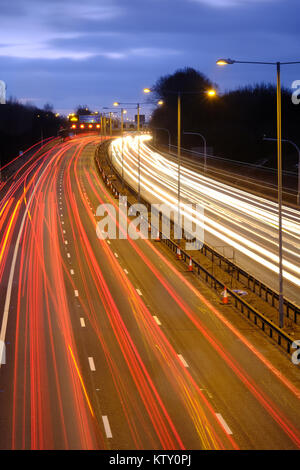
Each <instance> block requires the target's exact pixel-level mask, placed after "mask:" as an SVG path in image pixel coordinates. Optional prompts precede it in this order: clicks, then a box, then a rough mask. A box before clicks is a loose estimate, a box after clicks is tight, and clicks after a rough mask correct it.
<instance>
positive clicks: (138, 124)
mask: <svg viewBox="0 0 300 470" xmlns="http://www.w3.org/2000/svg"><path fill="white" fill-rule="evenodd" d="M120 104H125V105H128V104H129V105H136V109H137V131H139V130H140V108H141V105H140V103H119V102H118V101H115V102H114V104H113V105H114V106H120Z"/></svg>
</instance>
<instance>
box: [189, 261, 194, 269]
mask: <svg viewBox="0 0 300 470" xmlns="http://www.w3.org/2000/svg"><path fill="white" fill-rule="evenodd" d="M189 271H190V272H192V271H193V261H192V258H190V262H189Z"/></svg>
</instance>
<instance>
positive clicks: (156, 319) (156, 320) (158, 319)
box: [153, 315, 161, 326]
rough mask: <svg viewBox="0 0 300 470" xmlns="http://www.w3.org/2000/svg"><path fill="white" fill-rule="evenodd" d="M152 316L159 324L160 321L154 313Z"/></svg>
mask: <svg viewBox="0 0 300 470" xmlns="http://www.w3.org/2000/svg"><path fill="white" fill-rule="evenodd" d="M153 318H154V320H155V321H156V323H157V324H158V325H159V326H160V325H161V323H160V321H159V319H158V318H157V317H156V316H155V315H153Z"/></svg>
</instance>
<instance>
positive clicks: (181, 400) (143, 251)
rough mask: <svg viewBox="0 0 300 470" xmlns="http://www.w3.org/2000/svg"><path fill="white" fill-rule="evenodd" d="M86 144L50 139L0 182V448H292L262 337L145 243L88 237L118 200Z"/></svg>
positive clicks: (293, 419)
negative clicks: (252, 336)
mask: <svg viewBox="0 0 300 470" xmlns="http://www.w3.org/2000/svg"><path fill="white" fill-rule="evenodd" d="M98 144H99V137H96V136H88V137H79V138H74V139H72V140H70V141H67V142H65V143H59V142H54V145H53V147H52V148H51V149H50V150H45V151H44V153H43V154H42V156H40V157H39V158H34V157H33V158H32V159H31V160H30V161H29V162H28V163H27V165H25V166H24V167H22V169H20V171H19V172H18V175H17V176H16V177H15V178H13V179H12V180H10V181H8V182H7V183H6V184H4V186H3V187H2V188H1V203H0V237H1V250H0V262H1V264H0V285H1V297H0V304H1V316H0V326H1V333H0V335H1V336H0V339H2V340H5V343H6V364H5V365H2V366H1V369H0V448H2V449H10V448H13V449H239V448H242V449H281V448H284V449H297V448H299V447H300V430H299V422H300V420H299V415H300V407H299V394H300V392H299V389H298V388H297V387H296V386H295V381H294V379H293V380H292V381H290V380H289V379H288V378H287V377H286V376H285V374H284V372H283V371H282V370H281V371H279V370H278V369H277V368H276V367H275V365H274V363H273V362H271V361H270V359H267V357H266V356H265V354H264V353H265V352H266V351H268V350H269V349H268V348H269V343H268V341H267V339H266V338H262V339H261V340H260V343H259V344H260V345H261V346H260V347H259V348H258V347H256V346H255V345H252V344H251V342H250V341H249V339H248V338H247V335H248V333H249V331H250V332H252V328H254V327H252V326H249V324H248V323H246V321H245V320H244V319H240V321H241V325H242V326H241V328H240V327H239V328H236V327H235V326H233V325H232V324H231V323H230V322H229V321H228V320H227V318H226V317H225V316H224V315H223V313H222V307H220V306H218V305H217V304H216V303H215V304H213V303H211V302H210V301H209V300H208V299H207V298H206V297H205V296H204V295H203V293H201V285H200V283H199V285H198V284H197V282H198V281H197V280H193V278H192V277H191V276H192V275H191V273H186V272H184V271H183V270H182V269H181V270H180V269H178V268H177V266H176V261H174V260H173V257H171V256H169V255H168V254H166V253H165V252H164V251H163V250H162V247H160V246H158V245H157V244H156V245H155V243H154V242H152V241H149V240H136V241H134V240H129V239H128V240H119V239H118V240H99V239H98V238H97V236H96V224H97V221H98V218H97V216H96V210H97V207H98V205H99V204H101V203H103V202H110V203H113V204H116V200H115V199H113V198H112V196H111V194H110V193H109V192H108V190H107V189H106V187H105V186H104V183H103V182H102V180H101V179H100V177H99V175H98V173H97V170H96V167H95V163H94V153H95V149H96V146H97V145H98ZM116 210H117V208H116ZM195 285H196V286H197V287H199V286H200V290H199V289H198V288H196V287H195ZM219 307H220V308H219ZM228 315H229V313H228ZM243 330H244V331H243ZM253 344H254V343H253ZM271 348H272V351H273V346H271ZM273 357H274V358H275V359H276V358H277V360H278V361H279V362H280V363H283V364H284V365H285V364H286V365H289V371H290V373H289V375H290V377H291V374H292V375H293V373H294V372H293V371H294V370H295V367H294V366H293V365H292V364H291V362H290V360H289V358H286V357H282V353H281V351H279V350H277V349H276V347H274V354H273ZM275 359H274V362H276V361H275ZM278 361H277V363H279V362H278ZM291 367H294V369H291ZM281 369H282V368H281ZM292 382H293V383H292Z"/></svg>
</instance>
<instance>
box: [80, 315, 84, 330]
mask: <svg viewBox="0 0 300 470" xmlns="http://www.w3.org/2000/svg"><path fill="white" fill-rule="evenodd" d="M80 325H81V326H82V328H85V321H84V318H82V317H81V318H80Z"/></svg>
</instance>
